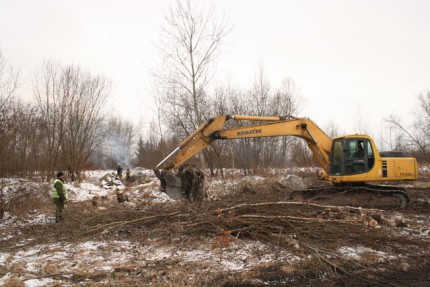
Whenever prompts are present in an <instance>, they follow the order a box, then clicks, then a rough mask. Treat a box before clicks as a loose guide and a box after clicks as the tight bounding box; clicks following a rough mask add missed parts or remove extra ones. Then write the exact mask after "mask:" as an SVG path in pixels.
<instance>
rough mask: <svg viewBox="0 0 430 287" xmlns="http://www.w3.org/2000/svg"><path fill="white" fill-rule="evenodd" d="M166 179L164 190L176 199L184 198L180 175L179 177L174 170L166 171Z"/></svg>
mask: <svg viewBox="0 0 430 287" xmlns="http://www.w3.org/2000/svg"><path fill="white" fill-rule="evenodd" d="M161 180H164V181H165V187H164V192H165V193H166V194H167V195H168V196H169V197H170V198H171V199H174V200H179V199H182V198H184V196H183V193H182V182H181V179H180V178H179V177H177V176H176V175H175V174H174V173H173V172H172V171H168V172H166V173H165V175H164V177H163V179H160V181H161Z"/></svg>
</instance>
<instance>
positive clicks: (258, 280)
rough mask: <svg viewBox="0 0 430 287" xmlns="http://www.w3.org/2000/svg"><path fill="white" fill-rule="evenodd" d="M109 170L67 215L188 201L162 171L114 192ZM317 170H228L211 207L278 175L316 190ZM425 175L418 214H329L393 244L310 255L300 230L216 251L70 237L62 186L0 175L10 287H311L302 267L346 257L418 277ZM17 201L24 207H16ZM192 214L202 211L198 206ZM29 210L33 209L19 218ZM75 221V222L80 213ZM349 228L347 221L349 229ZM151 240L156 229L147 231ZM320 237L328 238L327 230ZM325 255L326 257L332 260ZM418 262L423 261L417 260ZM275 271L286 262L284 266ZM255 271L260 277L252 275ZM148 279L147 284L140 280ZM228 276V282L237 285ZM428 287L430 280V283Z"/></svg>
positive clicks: (4, 279)
mask: <svg viewBox="0 0 430 287" xmlns="http://www.w3.org/2000/svg"><path fill="white" fill-rule="evenodd" d="M108 173H110V171H102V170H99V171H86V172H85V173H84V174H83V180H82V181H81V182H79V183H78V182H75V183H67V189H68V200H69V206H68V207H66V212H67V209H70V210H73V212H76V210H78V209H72V207H73V206H79V207H80V208H82V206H84V208H83V209H79V210H82V214H79V216H84V215H83V213H85V212H89V215H88V218H90V216H93V215H94V216H95V215H97V214H98V213H99V212H107V211H109V210H112V212H115V211H116V209H118V210H119V209H121V210H127V211H133V210H136V212H137V211H139V212H141V210H142V209H145V208H153V207H154V206H155V207H156V206H160V207H162V208H166V206H167V208H168V207H169V206H171V207H172V208H173V207H176V206H184V205H186V204H187V203H185V202H183V201H175V200H172V199H170V198H169V197H168V196H167V195H166V194H165V193H162V192H160V191H159V182H158V180H157V179H156V178H155V176H154V175H153V172H152V170H145V169H141V168H137V169H133V170H132V175H133V179H134V180H133V182H132V183H124V182H121V181H117V182H116V183H115V184H114V185H112V186H108V185H107V184H106V182H104V181H103V180H101V179H102V178H103V177H104V176H106V174H108ZM316 173H317V170H316V169H313V168H309V169H298V168H297V169H286V170H270V171H267V172H266V173H265V174H262V175H259V176H242V175H241V174H240V171H236V170H232V171H226V174H227V176H226V177H225V178H224V179H221V178H209V179H208V180H207V183H206V187H205V188H206V196H207V197H206V199H205V201H213V202H221V203H222V200H223V198H225V197H228V196H232V195H233V196H234V194H235V192H236V191H237V190H239V189H241V188H243V186H244V185H247V186H259V185H267V179H268V178H270V179H276V181H277V182H279V183H281V184H282V185H284V186H288V187H290V188H293V189H302V188H305V187H307V186H309V185H312V184H315V179H314V176H316ZM420 173H421V174H422V175H423V178H422V180H420V182H418V183H415V184H411V183H408V184H405V185H404V186H406V187H408V188H411V193H412V194H418V195H417V197H416V198H414V199H413V202H412V204H413V205H415V204H416V206H417V210H418V211H416V210H415V209H414V207H412V208H408V209H407V210H400V211H381V210H377V211H375V210H370V211H369V210H364V209H363V210H359V211H358V212H357V213H354V215H353V216H352V215H350V213H351V212H352V211H351V210H349V211H344V210H334V211H330V212H331V213H330V212H327V214H328V216H329V217H330V218H329V219H330V220H332V219H334V218H335V216H338V215H339V214H342V220H343V219H345V218H347V220H345V222H349V223H348V224H352V225H354V228H357V230H360V232H364V233H365V234H372V238H375V236H377V235H375V234H378V233H380V235H381V236H382V238H386V236H387V234H388V235H389V236H390V240H388V241H387V243H386V244H380V245H378V244H370V243H369V242H368V241H366V240H363V241H362V240H359V241H357V242H355V241H354V240H351V239H349V240H347V239H345V238H343V234H339V238H340V239H339V240H338V241H336V240H335V241H336V244H335V247H333V249H332V251H330V252H328V251H326V253H323V254H320V253H309V252H308V251H309V250H310V249H309V246H306V244H305V243H304V242H302V241H301V240H299V239H298V237H297V236H296V235H297V234H289V235H288V234H287V235H285V236H284V237H283V240H284V241H285V242H287V243H286V244H284V245H279V246H276V245H274V244H273V243H272V242H267V243H265V242H262V241H259V240H254V239H253V238H252V237H248V238H246V237H244V238H239V235H238V236H236V238H234V237H232V238H229V239H228V244H225V245H222V244H221V245H216V246H215V245H214V237H208V236H206V235H200V236H197V237H195V236H194V237H193V236H191V235H189V236H188V235H186V236H183V235H181V236H179V237H178V238H175V237H173V239H169V240H165V239H162V240H161V239H160V238H161V237H159V236H156V235H154V237H153V238H151V237H145V240H143V238H142V239H141V240H140V239H138V238H136V237H135V236H134V235H129V234H128V233H130V232H131V233H132V232H133V231H130V230H132V229H130V230H127V229H125V228H124V230H123V229H118V228H117V229H116V230H115V233H114V235H112V234H113V231H111V229H110V228H109V227H108V226H107V225H106V227H104V228H105V231H102V232H101V233H100V234H99V236H97V237H94V238H89V239H88V238H87V237H88V236H86V237H83V238H82V239H79V238H75V237H74V238H73V240H72V239H68V238H62V237H61V236H63V235H61V236H59V235H55V230H57V229H61V228H67V227H68V226H67V225H66V224H62V223H61V224H55V220H54V216H53V209H52V206H51V204H50V198H49V192H50V187H51V184H52V183H45V182H41V181H38V180H28V179H22V178H4V179H0V187H1V194H2V198H3V203H4V204H5V206H6V207H8V206H9V210H7V208H6V210H4V211H3V213H2V218H1V221H0V234H1V239H0V286H31V287H36V286H140V284H142V286H143V285H153V284H155V285H160V286H201V285H200V283H198V282H203V283H204V284H203V283H201V284H202V285H206V286H211V285H213V284H214V282H216V279H213V280H215V281H211V280H212V279H211V280H209V279H202V278H203V277H204V276H208V278H217V276H221V275H222V274H228V276H227V275H226V277H228V278H230V279H228V280H235V279H234V278H241V279H236V280H239V282H240V280H242V282H247V283H249V284H252V285H253V284H255V286H260V285H261V286H263V285H271V284H272V283H273V284H275V283H276V284H278V283H279V284H281V283H282V284H287V283H288V282H289V283H294V282H296V283H297V280H299V279H300V278H301V279H300V280H302V282H303V283H306V284H309V282H312V281H309V280H311V279H312V278H313V277H312V276H311V277H312V278H310V279H309V280H307V279H306V276H307V275H306V274H308V273H306V272H304V273H303V274H304V275H303V274H302V273H301V271H300V270H301V269H300V268H301V267H300V266H302V265H303V266H308V265H309V264H310V263H311V262H314V261H319V260H327V261H329V262H331V263H336V262H338V263H339V264H340V261H342V262H344V261H345V262H348V264H351V266H356V265H353V264H362V265H364V266H366V268H371V269H372V270H373V271H374V272H376V273H378V272H379V273H380V272H386V271H387V270H388V271H389V270H391V269H392V268H394V267H393V266H392V264H393V263H395V265H396V266H397V267H398V268H399V270H400V271H401V272H403V273H402V274H409V272H415V271H417V270H418V271H419V270H421V269H420V268H424V267H423V264H424V265H425V264H427V263H429V257H430V251H429V249H428V247H430V246H429V245H430V226H429V225H430V223H429V211H428V210H425V207H427V208H428V206H429V204H430V196H427V195H426V192H427V189H426V188H427V187H426V182H427V181H428V180H427V174H428V173H430V169H429V168H428V167H422V168H420ZM417 188H418V189H417ZM417 190H418V191H417ZM429 192H430V191H429ZM118 193H120V194H126V195H127V199H128V200H127V201H126V202H123V203H118V202H116V200H117V194H118ZM26 198H31V199H32V201H33V203H34V206H32V203H31V202H25V199H26ZM15 201H16V202H18V203H19V206H18V207H16V206H15V207H13V208H12V207H10V206H13V202H15ZM115 206H116V207H115ZM190 208H191V209H192V208H193V207H192V205H190ZM20 209H21V210H23V211H26V213H25V214H22V213H17V211H19V210H20ZM286 212H287V211H286ZM354 212H355V211H354ZM346 213H348V214H346ZM311 214H312V213H311ZM320 215H321V213H320V214H319V215H317V214H316V213H315V220H320V221H321V224H324V222H323V221H322V219H321V218H322V217H321V216H320ZM69 217H70V218H75V217H73V215H70V216H69ZM76 218H77V217H76ZM79 218H81V217H79ZM378 218H379V219H380V220H379V219H378ZM376 219H378V220H376ZM345 222H342V224H346V223H345ZM190 224H192V223H190ZM37 229H44V230H50V231H52V232H53V233H52V234H53V235H49V236H53V237H55V238H57V237H58V238H57V240H50V239H46V240H45V239H43V236H42V237H41V236H40V234H38V233H37ZM31 230H34V237H32V236H31V234H32V231H31ZM154 230H155V229H154ZM354 230H356V229H354ZM121 232H122V233H123V234H122V233H121ZM62 234H63V233H62ZM146 234H151V233H150V232H149V231H147V233H146ZM238 234H240V233H238ZM229 236H230V235H229ZM318 236H322V237H324V234H319V235H318ZM230 237H231V236H230ZM103 238H105V239H103ZM215 238H218V237H216V236H215ZM371 240H373V239H371ZM407 240H409V241H410V242H409V243H408V244H409V245H407V246H406V245H403V244H404V242H405V241H407ZM365 245H368V246H365ZM397 245H398V246H397ZM285 246H287V247H285ZM387 246H389V247H387ZM305 250H308V251H306V252H305ZM318 256H322V257H321V258H322V259H321V258H318ZM417 258H418V259H420V260H421V261H420V262H416V260H417ZM271 266H272V267H271ZM273 266H276V270H275V269H273V268H274V267H273ZM279 266H281V267H279ZM348 266H349V265H348ZM428 266H430V265H427V267H428ZM331 267H333V266H331ZM339 267H340V266H339ZM270 268H272V269H273V270H275V271H276V272H277V273H276V274H278V273H279V274H281V275H279V276H278V277H276V276H275V277H276V278H278V279H276V280H275V279H273V276H272V275H273V274H272V273H273V272H272V273H270V272H269V271H270V270H271V269H270ZM345 268H346V267H345ZM354 268H356V267H354ZM329 269H330V268H329ZM424 269H425V268H424ZM424 269H423V270H424ZM256 270H258V272H257V271H256ZM262 270H264V272H266V273H267V272H268V273H270V274H272V275H271V276H272V277H270V276H268V275H267V276H268V277H267V276H266V277H267V278H266V277H265V276H262V275H261V274H262V272H263V271H262ZM267 270H269V271H267ZM339 270H342V268H341V267H340V269H339ZM384 270H385V271H384ZM275 271H274V272H275ZM321 272H322V273H321V275H318V276H319V277H318V278H314V279H315V280H316V281H315V282H326V283H327V286H332V284H335V283H336V281H333V279H330V280H328V279H327V278H328V277H327V276H328V275H327V274H331V273H330V272H329V271H324V272H323V271H321ZM339 272H340V271H339ZM344 272H347V270H344ZM257 273H258V274H260V275H255V274H257ZM130 274H133V278H134V279H133V280H132V281H130V280H131V279H130V278H128V279H127V278H125V277H127V276H131V275H130ZM143 274H144V275H143ZM244 274H249V275H247V276H248V277H246V278H248V279H246V280H245V279H243V278H244V277H243V276H244ZM252 274H254V275H255V276H254V277H252V276H253V275H252ZM287 274H291V277H290V278H288V276H287ZM300 274H302V275H300ZM390 274H391V273H390ZM411 274H412V273H411ZM299 275H300V276H299ZM139 276H141V277H139ZM241 276H242V277H241ZM221 277H222V276H221ZM221 277H220V278H221ZM325 277H327V278H325ZM335 277H336V276H335ZM139 278H144V279H141V281H139V280H140V279H139ZM231 278H233V279H231ZM270 278H272V279H270ZM366 278H367V277H366ZM427 278H428V277H427ZM199 280H200V281H199ZM208 280H209V281H208ZM223 280H227V279H226V278H224V279H223ZM228 280H227V281H222V282H229V281H228ZM419 280H420V281H422V280H424V281H425V280H426V279H425V278H419ZM124 282H125V283H124ZM138 282H140V283H138ZM219 282H221V281H219ZM236 282H237V281H236ZM388 282H391V281H390V280H388ZM428 283H429V284H430V280H429V282H428ZM276 284H275V285H276ZM215 285H216V284H215ZM215 285H214V286H215ZM299 285H300V284H299ZM283 286H284V285H283ZM333 286H335V285H333ZM400 286H401V284H400ZM422 286H425V285H422Z"/></svg>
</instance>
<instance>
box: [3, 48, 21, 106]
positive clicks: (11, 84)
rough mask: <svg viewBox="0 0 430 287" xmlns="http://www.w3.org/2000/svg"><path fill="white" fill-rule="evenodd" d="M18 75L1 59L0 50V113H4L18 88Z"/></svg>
mask: <svg viewBox="0 0 430 287" xmlns="http://www.w3.org/2000/svg"><path fill="white" fill-rule="evenodd" d="M18 78H19V73H18V72H16V71H15V70H14V69H13V68H12V67H11V66H10V65H9V64H8V63H7V61H6V59H5V58H4V57H3V54H2V52H1V50H0V111H4V108H5V107H6V104H7V103H9V102H10V100H11V99H12V96H13V95H14V93H15V92H16V89H17V87H18Z"/></svg>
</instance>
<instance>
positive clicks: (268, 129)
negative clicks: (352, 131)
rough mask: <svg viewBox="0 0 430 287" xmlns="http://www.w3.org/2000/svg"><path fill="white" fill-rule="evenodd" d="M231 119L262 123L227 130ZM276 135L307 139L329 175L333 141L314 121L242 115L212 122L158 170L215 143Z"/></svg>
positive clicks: (183, 144)
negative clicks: (226, 126)
mask: <svg viewBox="0 0 430 287" xmlns="http://www.w3.org/2000/svg"><path fill="white" fill-rule="evenodd" d="M229 120H234V121H235V122H241V121H248V122H259V123H258V124H254V125H246V126H238V127H234V128H225V125H226V122H227V121H229ZM275 136H297V137H300V138H302V139H304V140H305V141H306V143H307V144H308V146H309V148H310V149H311V151H312V152H313V155H314V157H315V159H316V160H317V161H318V163H319V164H320V166H321V167H322V168H323V169H324V170H325V172H326V173H328V169H329V157H330V149H331V145H332V140H331V139H330V138H329V137H328V136H327V135H326V134H325V133H324V132H323V131H322V130H321V129H320V128H319V127H318V126H317V125H316V124H315V123H314V122H312V121H311V120H310V119H307V118H286V117H261V116H241V115H235V116H228V115H223V116H218V117H216V118H212V119H210V120H209V121H208V122H207V123H205V124H203V125H201V126H200V127H199V128H198V129H197V130H196V131H194V132H193V133H192V134H191V135H190V136H188V137H187V138H186V139H185V140H184V141H183V142H181V143H180V144H179V146H178V147H177V148H176V149H175V150H174V151H173V153H171V154H170V155H169V156H168V157H166V158H165V159H163V160H162V161H161V162H160V163H159V164H158V165H157V168H158V167H160V166H161V165H162V164H164V163H165V162H166V161H167V160H168V159H169V158H170V157H172V156H173V155H174V153H176V152H178V151H179V152H178V154H177V155H176V156H175V158H174V159H173V161H171V162H169V163H168V164H167V165H165V167H164V169H172V168H176V167H178V166H180V165H182V164H183V163H185V162H186V161H187V160H189V159H190V158H191V157H193V156H194V155H196V154H197V153H199V152H200V151H202V150H203V149H204V148H206V147H207V146H208V145H209V144H211V143H212V142H213V141H215V140H223V139H243V138H255V137H275Z"/></svg>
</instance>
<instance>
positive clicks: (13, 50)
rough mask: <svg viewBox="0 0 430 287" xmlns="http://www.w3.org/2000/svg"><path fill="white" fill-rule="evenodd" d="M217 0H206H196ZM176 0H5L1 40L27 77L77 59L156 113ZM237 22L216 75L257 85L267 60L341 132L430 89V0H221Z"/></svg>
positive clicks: (126, 106)
mask: <svg viewBox="0 0 430 287" xmlns="http://www.w3.org/2000/svg"><path fill="white" fill-rule="evenodd" d="M195 1H200V2H205V3H207V4H208V5H209V4H210V3H212V2H211V1H206V0H195ZM174 3H175V0H140V1H138V0H117V1H113V0H73V1H72V0H70V1H66V0H0V49H1V51H2V53H3V55H4V57H5V58H6V59H7V60H8V61H9V63H10V64H12V65H13V66H15V67H16V68H19V69H20V70H21V74H22V79H23V80H25V81H27V82H25V83H24V85H25V84H29V81H30V80H31V77H32V75H33V74H34V73H35V71H36V69H37V68H38V67H40V66H41V65H42V63H43V61H44V60H47V59H53V60H56V61H59V62H61V63H62V64H79V65H81V66H82V67H83V68H85V69H87V70H90V71H91V72H93V73H96V74H103V75H104V76H106V77H107V78H109V79H111V80H112V81H113V83H114V90H113V95H114V98H113V105H114V106H115V107H116V108H115V110H116V111H118V114H119V115H121V116H123V117H124V118H127V119H132V120H136V119H139V118H144V119H148V114H149V110H148V106H149V105H150V103H151V101H152V100H151V88H150V81H149V74H148V71H147V69H146V68H145V67H147V66H150V65H153V63H154V62H156V59H157V50H156V48H155V46H154V43H155V42H156V41H157V40H158V38H159V35H160V30H161V26H162V24H163V22H164V17H165V15H166V13H167V12H168V9H169V6H171V5H173V4H174ZM213 3H214V5H215V8H216V11H217V13H219V14H223V13H224V14H225V16H226V17H227V18H228V19H229V21H230V23H231V24H232V27H233V29H232V31H231V33H230V34H229V35H228V37H226V39H225V43H226V44H225V45H224V46H223V48H222V51H221V55H220V57H219V58H218V62H217V68H218V71H219V74H218V76H217V78H216V82H217V84H222V83H224V82H226V81H230V82H231V83H232V84H233V85H235V86H237V87H238V88H247V87H249V86H250V85H251V83H252V81H253V78H254V75H255V72H256V70H257V69H258V67H259V66H260V65H263V66H264V69H265V72H266V77H267V78H268V80H270V82H271V85H272V87H273V88H276V87H278V86H279V85H280V83H281V81H282V80H283V79H285V78H291V79H293V80H294V81H295V82H296V84H297V85H298V86H299V87H300V89H301V91H302V94H303V96H304V97H305V99H306V103H305V105H304V107H303V109H302V112H301V114H299V115H297V116H307V117H310V118H311V119H313V120H314V121H315V122H316V123H317V124H319V125H320V126H325V125H326V124H327V123H328V122H329V121H330V120H331V121H333V122H334V123H335V124H337V125H339V126H340V127H341V128H342V129H343V130H344V131H345V132H353V129H354V124H353V122H354V121H355V120H356V119H357V118H358V117H363V118H366V119H367V120H366V122H367V123H369V125H370V126H372V128H375V129H378V128H379V126H380V122H381V119H383V118H384V117H387V116H388V115H390V114H392V113H395V114H398V115H401V116H402V118H404V119H405V120H406V119H410V118H411V115H413V113H414V105H415V106H416V97H417V95H418V94H419V93H422V92H424V91H426V90H427V89H430V16H429V15H430V1H427V0H404V1H398V0H386V1H383V0H369V1H363V0H360V1H347V0H339V1H323V0H320V1H306V0H297V1H287V0H278V1H276V0H261V1H260V0H217V1H213Z"/></svg>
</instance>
